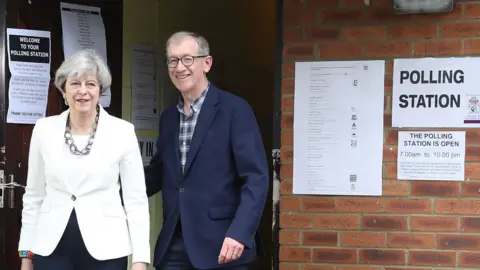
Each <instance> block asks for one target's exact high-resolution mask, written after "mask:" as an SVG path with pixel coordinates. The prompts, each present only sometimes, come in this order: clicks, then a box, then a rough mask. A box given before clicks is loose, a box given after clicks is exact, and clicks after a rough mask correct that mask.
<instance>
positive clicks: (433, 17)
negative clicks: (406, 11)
mask: <svg viewBox="0 0 480 270" xmlns="http://www.w3.org/2000/svg"><path fill="white" fill-rule="evenodd" d="M410 18H411V20H412V21H417V22H422V21H433V22H441V21H455V20H460V19H461V18H462V5H456V7H455V9H454V10H453V11H452V12H449V13H433V14H412V15H411V17H410Z"/></svg>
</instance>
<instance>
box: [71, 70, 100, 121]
mask: <svg viewBox="0 0 480 270" xmlns="http://www.w3.org/2000/svg"><path fill="white" fill-rule="evenodd" d="M64 98H65V99H66V100H67V103H68V105H69V106H70V110H72V111H74V112H77V113H81V114H88V113H92V112H95V110H96V107H97V104H98V101H99V99H100V84H99V83H98V80H97V77H96V76H92V75H89V76H84V77H79V78H68V79H67V81H66V82H65V95H64Z"/></svg>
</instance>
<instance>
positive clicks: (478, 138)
mask: <svg viewBox="0 0 480 270" xmlns="http://www.w3.org/2000/svg"><path fill="white" fill-rule="evenodd" d="M467 41H468V40H467ZM478 41H479V45H480V39H478ZM465 139H466V143H467V145H469V144H480V130H478V129H467V131H466V133H465Z"/></svg>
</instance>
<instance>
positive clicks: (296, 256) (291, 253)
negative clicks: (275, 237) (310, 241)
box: [279, 247, 311, 262]
mask: <svg viewBox="0 0 480 270" xmlns="http://www.w3.org/2000/svg"><path fill="white" fill-rule="evenodd" d="M279 257H280V261H284V262H310V261H311V250H310V249H309V248H299V247H280V251H279Z"/></svg>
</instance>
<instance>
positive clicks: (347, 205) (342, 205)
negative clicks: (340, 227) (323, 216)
mask: <svg viewBox="0 0 480 270" xmlns="http://www.w3.org/2000/svg"><path fill="white" fill-rule="evenodd" d="M337 211H338V212H350V213H365V212H367V213H368V212H370V213H378V212H383V202H382V200H381V199H374V198H355V199H343V198H342V199H337Z"/></svg>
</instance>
